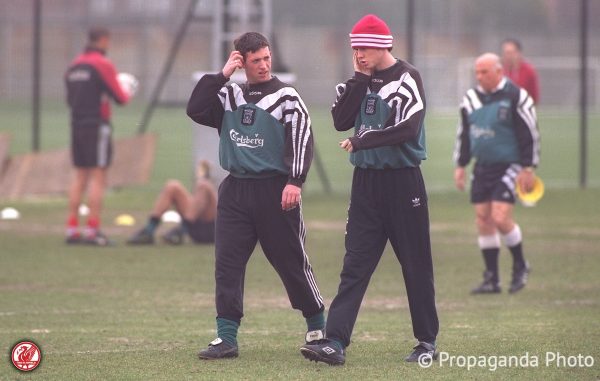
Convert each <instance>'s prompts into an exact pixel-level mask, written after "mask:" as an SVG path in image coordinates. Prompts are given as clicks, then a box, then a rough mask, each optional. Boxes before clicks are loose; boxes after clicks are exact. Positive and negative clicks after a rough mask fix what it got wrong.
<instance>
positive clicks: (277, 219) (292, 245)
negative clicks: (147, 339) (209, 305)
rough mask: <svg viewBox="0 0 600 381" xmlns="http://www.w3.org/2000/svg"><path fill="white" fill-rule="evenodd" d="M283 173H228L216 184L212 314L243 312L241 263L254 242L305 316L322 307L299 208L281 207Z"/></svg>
mask: <svg viewBox="0 0 600 381" xmlns="http://www.w3.org/2000/svg"><path fill="white" fill-rule="evenodd" d="M286 183H287V177H286V176H276V177H270V178H265V179H241V178H236V177H233V176H231V175H230V176H228V177H227V178H226V179H225V180H223V182H222V183H221V186H220V187H219V201H218V205H217V219H216V229H215V251H216V264H215V278H216V304H217V317H219V318H225V319H228V320H232V321H235V322H238V323H239V322H240V320H241V319H242V316H244V310H243V296H244V276H245V272H246V264H247V263H248V260H249V259H250V255H252V252H253V251H254V248H255V246H256V243H257V242H260V245H261V246H262V249H263V251H264V253H265V255H266V257H267V259H268V260H269V262H270V263H271V265H272V266H273V267H274V268H275V270H276V271H277V273H278V274H279V276H280V278H281V280H282V281H283V285H284V286H285V289H286V291H287V294H288V297H289V299H290V302H291V304H292V307H293V308H294V309H297V310H300V311H302V315H303V316H304V317H310V316H313V315H315V314H317V313H318V312H320V311H322V310H323V308H324V307H323V299H322V297H321V294H320V293H319V289H318V288H317V284H316V281H315V277H314V274H313V271H312V267H311V265H310V263H309V261H308V256H307V254H306V252H305V250H304V239H305V236H306V230H305V227H304V221H303V219H302V211H301V210H300V208H299V207H298V208H295V209H292V210H290V211H283V210H282V209H281V193H282V191H283V188H284V187H285V185H286Z"/></svg>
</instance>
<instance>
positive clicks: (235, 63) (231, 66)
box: [222, 50, 244, 78]
mask: <svg viewBox="0 0 600 381" xmlns="http://www.w3.org/2000/svg"><path fill="white" fill-rule="evenodd" d="M243 67H244V57H243V56H242V54H241V53H240V52H238V51H237V50H234V51H233V52H231V54H230V55H229V59H228V60H227V62H226V63H225V66H223V70H222V72H223V75H224V76H225V78H230V77H231V76H232V75H233V73H234V72H235V71H236V70H237V69H242V68H243Z"/></svg>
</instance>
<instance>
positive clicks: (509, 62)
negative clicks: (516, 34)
mask: <svg viewBox="0 0 600 381" xmlns="http://www.w3.org/2000/svg"><path fill="white" fill-rule="evenodd" d="M522 49H523V47H522V45H521V42H520V41H519V40H516V39H514V38H508V39H506V40H504V41H503V42H502V68H503V69H504V75H505V76H507V77H508V78H509V79H510V80H511V81H513V82H514V83H515V84H516V85H517V86H519V87H521V88H523V89H525V90H526V91H527V93H529V95H530V96H531V98H532V99H533V102H535V104H538V102H539V100H540V88H539V84H538V75H537V72H536V70H535V68H534V67H533V65H532V64H531V63H530V62H529V61H527V60H526V59H525V58H524V57H523V51H522Z"/></svg>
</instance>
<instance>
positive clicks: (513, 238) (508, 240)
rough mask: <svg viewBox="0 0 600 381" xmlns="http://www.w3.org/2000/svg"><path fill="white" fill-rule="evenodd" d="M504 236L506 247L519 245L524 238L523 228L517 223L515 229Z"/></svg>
mask: <svg viewBox="0 0 600 381" xmlns="http://www.w3.org/2000/svg"><path fill="white" fill-rule="evenodd" d="M502 238H503V240H504V244H505V245H506V247H514V246H517V245H518V244H520V243H521V241H522V240H523V235H522V234H521V228H520V227H519V225H517V224H515V227H514V228H513V230H511V231H510V232H509V233H508V234H505V235H503V236H502Z"/></svg>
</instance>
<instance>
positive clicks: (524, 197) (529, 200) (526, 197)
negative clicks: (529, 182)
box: [517, 176, 545, 206]
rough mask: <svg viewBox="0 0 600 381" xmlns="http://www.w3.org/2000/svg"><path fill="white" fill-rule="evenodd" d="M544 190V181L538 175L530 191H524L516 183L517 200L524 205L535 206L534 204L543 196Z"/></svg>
mask: <svg viewBox="0 0 600 381" xmlns="http://www.w3.org/2000/svg"><path fill="white" fill-rule="evenodd" d="M544 190H545V188H544V182H543V181H542V179H541V178H540V177H539V176H536V177H535V182H534V183H533V189H532V190H531V192H525V191H524V190H523V189H521V187H520V186H519V185H518V184H517V196H519V200H520V201H521V204H523V205H524V206H535V204H537V202H538V201H540V200H541V199H542V197H544Z"/></svg>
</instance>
